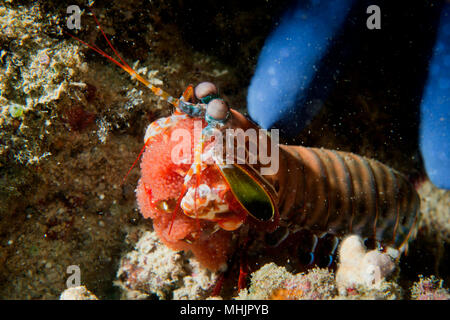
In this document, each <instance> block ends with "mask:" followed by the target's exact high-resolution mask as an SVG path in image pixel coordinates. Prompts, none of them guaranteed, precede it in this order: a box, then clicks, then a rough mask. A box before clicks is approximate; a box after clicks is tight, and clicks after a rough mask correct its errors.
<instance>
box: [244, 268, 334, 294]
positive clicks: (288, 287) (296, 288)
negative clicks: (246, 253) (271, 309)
mask: <svg viewBox="0 0 450 320" xmlns="http://www.w3.org/2000/svg"><path fill="white" fill-rule="evenodd" d="M336 293H337V291H336V286H335V283H334V275H333V273H332V272H329V271H328V270H326V269H319V268H315V269H312V270H310V271H309V272H308V273H306V274H304V273H300V274H296V275H293V274H292V273H289V272H288V271H287V270H286V268H284V267H279V266H277V265H276V264H274V263H268V264H266V265H264V266H263V267H262V268H261V269H259V270H258V271H256V272H254V273H253V274H252V277H251V285H250V288H249V289H248V290H247V289H244V290H241V291H240V292H239V296H238V297H237V298H236V299H240V300H248V299H250V300H259V299H264V300H265V299H274V300H327V299H332V298H333V297H334V296H335V295H336Z"/></svg>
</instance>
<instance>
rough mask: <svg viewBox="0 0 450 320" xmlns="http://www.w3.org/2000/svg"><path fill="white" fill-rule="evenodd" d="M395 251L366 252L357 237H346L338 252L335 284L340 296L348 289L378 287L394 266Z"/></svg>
mask: <svg viewBox="0 0 450 320" xmlns="http://www.w3.org/2000/svg"><path fill="white" fill-rule="evenodd" d="M396 256H398V252H397V251H396V250H393V249H392V250H388V251H387V252H386V253H383V252H380V251H378V250H372V251H369V252H366V247H365V246H364V243H363V241H362V239H361V238H360V237H359V236H356V235H352V236H349V237H347V238H346V239H345V240H344V241H343V242H342V244H341V247H340V250H339V267H338V270H337V272H336V283H337V286H338V289H339V292H340V293H341V294H344V295H345V293H346V292H347V289H349V288H355V287H357V286H365V287H367V288H369V289H371V288H377V287H380V284H381V283H382V281H383V280H384V279H385V278H386V277H387V276H388V275H390V274H391V273H392V272H393V271H394V269H395V267H396V264H395V262H394V258H396Z"/></svg>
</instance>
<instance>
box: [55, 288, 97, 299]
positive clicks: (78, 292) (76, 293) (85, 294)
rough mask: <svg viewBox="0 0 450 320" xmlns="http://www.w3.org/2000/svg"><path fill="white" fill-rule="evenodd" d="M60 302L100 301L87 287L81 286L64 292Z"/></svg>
mask: <svg viewBox="0 0 450 320" xmlns="http://www.w3.org/2000/svg"><path fill="white" fill-rule="evenodd" d="M59 300H98V298H97V297H96V296H95V294H93V293H92V292H90V291H89V290H88V289H86V287H85V286H79V287H71V288H68V289H66V290H64V291H63V293H61V296H60V297H59Z"/></svg>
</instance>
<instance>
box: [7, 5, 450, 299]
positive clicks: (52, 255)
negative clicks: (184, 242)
mask: <svg viewBox="0 0 450 320" xmlns="http://www.w3.org/2000/svg"><path fill="white" fill-rule="evenodd" d="M338 3H340V5H338ZM90 4H91V8H92V10H93V12H95V15H96V17H97V18H98V20H99V23H100V25H101V27H102V29H103V30H104V32H105V33H106V34H107V36H108V37H109V39H111V42H112V44H113V45H114V47H115V48H116V49H117V51H118V52H119V53H120V56H121V57H123V58H124V60H125V61H127V62H128V63H129V64H130V65H131V66H132V67H133V68H134V69H135V70H136V71H137V72H138V73H139V74H141V75H142V76H143V77H144V78H146V79H148V81H149V82H150V83H151V84H152V85H155V86H157V87H159V88H163V89H164V90H165V91H167V92H169V93H171V94H172V95H174V96H175V97H178V96H181V94H182V93H183V92H184V90H185V88H186V87H187V86H188V85H189V84H193V85H196V84H198V83H200V82H202V81H210V82H213V83H214V84H215V85H216V86H217V88H218V89H219V91H220V95H221V97H222V98H223V99H224V100H225V101H226V102H227V103H228V104H229V105H230V106H231V107H232V108H233V109H236V110H237V111H239V112H241V113H243V114H245V115H247V116H249V117H250V118H251V119H253V121H255V122H256V123H257V124H259V125H260V126H263V127H265V128H267V129H269V128H278V129H280V132H281V134H280V139H281V143H289V144H295V145H301V146H307V147H318V148H321V147H323V148H327V149H334V150H339V151H348V152H353V153H355V154H358V155H361V156H365V157H368V158H373V159H376V160H378V161H380V162H382V163H384V164H387V165H389V166H390V167H392V168H394V169H395V170H397V171H399V172H400V173H402V174H404V175H405V176H406V177H407V178H408V179H409V180H410V181H411V182H412V183H413V184H414V186H415V188H416V190H417V192H418V194H419V196H420V199H421V207H420V212H421V219H420V223H419V227H418V231H417V235H416V237H415V238H414V239H411V240H410V243H409V246H408V250H407V253H406V254H403V255H402V256H401V258H400V261H398V263H396V265H395V266H393V267H392V268H393V269H395V271H394V272H392V274H390V275H389V276H386V279H384V278H383V279H381V283H377V285H376V286H365V285H358V286H354V287H345V286H344V290H341V289H342V286H343V284H342V283H340V282H339V277H338V278H336V269H335V268H328V269H327V268H323V267H322V268H317V267H315V268H313V267H311V268H310V267H308V268H305V267H300V266H295V265H293V264H292V263H290V262H289V261H284V262H283V261H277V259H275V258H273V259H272V258H270V257H269V258H266V257H264V259H262V260H261V261H259V262H258V263H257V264H256V265H254V266H253V267H252V268H250V270H249V275H248V286H247V287H246V288H245V289H243V290H241V291H240V292H238V278H239V263H234V264H232V263H230V265H229V269H230V271H229V272H227V273H226V274H225V276H223V274H221V273H220V272H212V271H210V270H208V269H206V268H204V267H202V266H201V265H200V264H199V263H198V261H197V260H196V258H195V256H193V255H192V253H190V252H184V251H174V250H171V249H169V248H168V247H167V246H165V245H164V244H163V243H162V242H161V241H160V238H159V237H158V235H157V234H156V233H155V231H154V229H153V225H152V220H151V219H145V218H144V217H143V216H142V214H141V212H140V210H139V207H138V204H137V201H136V194H135V189H136V187H137V184H138V180H139V178H140V175H141V173H140V169H139V168H134V169H133V170H132V171H131V173H130V174H129V175H128V177H127V179H126V181H125V183H122V180H123V178H124V176H125V175H126V174H127V171H128V169H129V168H130V167H131V165H132V164H133V161H134V160H135V159H136V157H137V156H138V155H139V152H140V150H141V148H142V147H143V145H144V143H143V139H144V133H145V129H146V127H147V126H148V125H149V124H150V123H151V122H153V121H155V120H157V119H158V118H161V117H167V116H169V115H171V114H172V112H173V108H172V107H171V106H170V105H169V104H168V103H167V102H165V101H163V100H161V99H159V98H158V97H157V96H155V95H153V94H152V93H151V92H150V91H149V90H148V89H147V88H144V87H143V86H141V85H140V84H139V83H138V82H137V81H135V80H133V79H131V78H130V77H129V75H128V74H126V73H125V72H123V71H122V70H120V69H119V68H117V66H116V65H114V64H113V63H111V62H110V61H108V60H107V59H105V58H104V57H102V56H101V55H99V54H97V53H96V52H94V51H93V50H91V49H89V48H87V47H86V46H85V45H83V44H82V43H80V42H79V41H76V40H75V39H73V38H72V37H71V36H70V35H68V34H67V32H69V33H71V34H72V35H75V36H76V37H78V38H80V39H82V40H83V41H86V42H87V43H90V44H94V43H95V44H96V45H97V46H98V47H99V48H101V49H102V50H104V51H106V52H109V54H111V55H113V52H112V51H111V50H110V48H109V46H108V43H107V42H106V41H105V39H104V38H103V36H102V33H101V32H100V30H99V29H98V28H97V27H96V22H95V20H94V19H93V16H92V15H90V14H89V12H90V11H89V9H88V4H87V2H86V1H77V0H69V1H26V0H22V1H21V0H18V1H12V0H11V1H8V0H6V1H2V2H1V3H0V25H1V29H0V79H1V82H0V108H1V116H0V127H1V130H0V142H1V143H0V172H1V175H0V298H1V299H59V298H60V297H61V298H68V299H74V298H99V299H120V298H122V299H206V298H208V297H211V296H212V293H213V291H214V288H215V286H216V284H217V282H218V281H221V280H220V279H222V278H224V279H225V280H224V281H223V289H222V290H221V291H220V293H219V296H220V297H221V298H224V299H230V298H234V297H236V298H238V299H269V298H271V299H448V298H449V297H450V295H449V293H448V289H446V288H447V287H448V283H449V281H450V273H449V244H450V192H449V191H448V190H446V189H445V188H448V181H449V179H447V178H450V177H449V174H448V167H449V163H448V161H447V163H446V162H445V159H447V160H448V158H449V153H450V151H449V149H448V148H449V140H448V135H447V134H449V131H448V128H449V126H448V124H449V118H448V116H449V115H448V112H449V109H450V102H449V100H448V97H447V96H446V95H445V92H446V91H445V88H446V87H445V83H444V85H443V87H442V86H441V89H442V88H443V89H442V90H441V91H439V90H437V89H436V90H434V91H433V90H431V91H429V90H428V89H427V88H428V87H429V86H431V85H432V82H430V80H429V79H430V74H444V75H445V74H446V75H448V74H450V70H449V69H450V66H449V62H448V61H450V60H449V58H448V57H450V56H449V54H450V48H449V46H450V40H449V32H448V30H449V29H448V28H447V29H445V28H446V27H445V26H446V25H445V24H440V21H444V20H445V19H446V20H445V21H447V22H448V21H449V20H450V17H448V16H445V17H444V14H443V13H445V12H449V11H450V9H449V7H450V4H449V3H448V2H445V1H433V2H431V1H423V3H421V4H412V3H409V2H408V5H404V6H402V5H401V4H398V3H397V4H395V5H394V4H393V3H392V1H391V2H390V1H374V2H370V3H369V2H366V1H356V0H355V1H342V2H334V1H330V2H328V4H330V5H331V6H333V5H336V7H331V8H330V7H328V4H324V2H321V1H284V0H282V1H270V0H269V1H267V0H251V1H235V0H231V1H212V0H211V1H193V0H187V1H159V0H152V1H137V0H136V1H133V0H129V1H91V2H90ZM71 5H76V6H78V7H79V8H80V9H81V25H80V26H81V29H80V30H76V29H69V28H68V27H67V21H68V19H69V17H70V16H71V14H72V13H68V11H67V8H68V7H69V6H71ZM321 5H323V6H324V10H321V8H322V7H320V6H321ZM369 5H378V6H379V8H380V9H381V28H380V29H375V30H374V29H369V28H368V26H367V19H368V17H369V16H370V14H368V13H367V12H366V9H367V7H368V6H369ZM315 6H316V7H315ZM308 8H319V9H317V12H314V10H312V11H308V10H309V9H308ZM325 8H328V9H330V10H331V11H330V12H331V13H329V14H328V15H327V11H326V10H325ZM296 10H299V11H296ZM302 10H305V11H304V12H307V13H310V14H311V15H313V16H314V14H316V16H315V17H316V18H317V19H319V24H318V25H326V26H327V27H328V29H327V28H325V29H326V30H325V31H323V33H320V32H319V35H316V34H315V33H314V32H313V31H314V30H311V29H308V28H307V27H305V29H304V31H303V34H302V35H303V36H302V37H299V38H298V39H297V40H298V44H297V45H298V46H300V48H301V46H308V43H309V42H314V41H315V40H314V39H316V38H314V37H324V38H326V41H323V42H318V43H319V44H320V45H321V48H320V50H316V51H314V50H311V51H308V50H305V51H301V54H303V56H302V55H301V54H300V55H299V56H295V57H294V60H293V62H289V64H288V67H287V69H289V71H290V73H289V72H287V73H286V74H285V73H284V72H285V71H284V70H281V69H280V70H276V71H275V76H277V75H280V77H279V78H277V79H276V81H277V82H276V83H277V84H278V83H280V84H281V85H280V86H278V87H276V89H277V90H279V91H277V90H275V89H274V88H273V87H274V86H272V85H271V82H270V81H266V80H268V78H266V77H265V76H264V72H265V71H266V69H269V68H271V66H270V63H267V64H266V63H265V62H264V59H263V57H264V55H263V54H262V53H263V52H266V53H264V54H265V55H269V56H270V55H271V52H270V50H269V53H267V50H268V49H267V48H269V46H270V45H271V44H270V42H268V41H274V43H276V41H278V39H274V38H276V37H277V34H276V33H273V32H274V30H277V27H279V26H280V25H283V17H286V16H285V15H286V13H285V12H300V13H299V15H298V18H295V19H294V20H295V23H298V22H299V20H300V21H301V19H304V20H305V21H307V19H308V16H307V15H304V16H303V15H302V14H303V13H302V12H303V11H302ZM441 16H442V17H444V18H441ZM295 17H297V16H295ZM285 19H287V21H289V19H288V18H285ZM328 21H330V23H328ZM331 21H334V22H333V23H332V22H331ZM300 25H302V24H300ZM302 26H303V25H302ZM442 26H444V27H442ZM294 28H300V27H299V26H297V25H294ZM278 30H279V29H278ZM295 30H297V29H295ZM302 30H303V29H302ZM442 30H444V31H442ZM63 31H65V32H66V33H64V32H63ZM441 33H442V34H444V36H445V37H446V38H445V37H444V38H439V37H440V35H441ZM308 37H311V38H310V39H311V41H309V40H308V39H309V38H308ZM437 39H441V40H437ZM292 40H293V41H294V40H295V41H297V40H296V39H292ZM437 41H438V42H439V41H441V42H442V43H443V48H444V49H445V48H447V49H448V50H449V51H447V53H446V54H447V56H445V54H444V58H443V60H442V61H443V62H442V64H441V65H439V67H434V69H436V70H437V71H435V72H434V73H430V64H431V63H432V61H435V60H433V53H435V52H436V50H437V49H436V47H435V46H436V43H437ZM264 46H265V48H266V49H263V47H264ZM444 49H442V48H440V49H439V50H444ZM264 50H266V51H264ZM299 50H301V49H299ZM444 53H445V51H444ZM445 57H447V58H445ZM445 59H447V60H445ZM445 61H447V62H446V63H445ZM297 62H298V65H296V63H297ZM300 62H301V63H300ZM302 63H303V64H302ZM307 63H309V64H308V65H307ZM308 66H309V67H308ZM434 69H432V70H434ZM305 70H306V71H305ZM445 70H448V72H447V73H446V72H445ZM292 74H294V75H295V76H294V78H292V80H291V78H290V76H291V75H292ZM271 79H272V78H271ZM273 79H275V78H273ZM273 79H272V80H273ZM305 79H307V80H305ZM269 80H270V79H269ZM430 83H431V84H430ZM272 84H273V82H272ZM449 88H450V87H449ZM427 90H428V91H427ZM262 92H263V93H265V94H266V100H265V102H264V103H265V104H264V103H262V102H258V101H256V100H255V99H256V98H254V97H256V96H258V94H259V93H262ZM429 92H431V97H433V96H434V97H436V96H438V97H439V99H441V100H442V101H443V103H442V105H441V107H440V108H436V109H435V114H439V115H440V116H439V119H440V120H439V121H440V122H439V123H440V124H443V128H444V129H439V130H438V131H439V132H438V134H436V132H435V131H436V130H435V131H433V130H431V129H426V130H429V132H431V133H430V134H428V135H426V134H425V135H422V136H420V132H421V131H420V128H421V121H424V119H427V117H426V116H425V117H424V116H422V117H421V107H422V108H424V106H425V107H427V109H426V110H433V109H429V108H432V106H433V103H432V102H429V101H433V99H432V98H430V97H429V95H430V93H429ZM442 92H444V93H442ZM447 92H448V90H447ZM447 94H448V93H447ZM287 95H292V96H293V98H292V99H290V100H289V102H285V101H284V100H283V99H281V100H280V97H284V96H287ZM430 99H431V100H430ZM255 101H256V102H255ZM247 106H248V107H247ZM433 114H434V113H432V115H433ZM422 115H423V111H422ZM432 115H431V116H430V117H429V118H433V116H432ZM427 121H429V122H427V124H430V123H431V125H430V126H431V127H433V122H431V120H427ZM423 127H424V125H423V124H422V128H423ZM439 128H440V127H439ZM445 130H447V131H445ZM426 132H428V131H426ZM426 132H425V133H426ZM424 137H425V138H424ZM421 139H422V140H421ZM424 139H425V140H424ZM421 141H422V142H421ZM425 152H426V155H425V156H424V153H425ZM442 154H443V156H442ZM424 159H425V160H424ZM435 159H444V160H439V161H434V160H435ZM428 176H430V177H432V178H433V179H432V180H433V183H434V184H433V183H432V182H430V180H429V178H428ZM437 186H439V187H440V188H438V187H437ZM355 245H356V246H358V245H359V242H357V241H356V244H355ZM358 248H359V247H358ZM360 249H361V250H363V249H365V248H362V247H361V248H360ZM259 250H261V248H259V247H258V246H256V245H255V246H254V247H249V248H247V252H246V254H248V255H249V257H250V258H251V257H255V259H256V258H257V257H259V256H261V251H259ZM355 250H356V249H355ZM349 259H350V262H352V261H356V260H351V259H353V258H349ZM342 263H343V262H342V261H341V265H343V264H342ZM355 263H356V262H355ZM336 265H338V263H337V262H335V267H336ZM73 266H75V269H76V270H78V271H79V272H80V273H79V275H80V282H81V283H80V284H81V285H82V286H84V288H77V289H76V290H73V291H72V292H69V293H67V292H66V293H65V294H63V295H62V296H61V294H62V293H63V292H64V290H65V289H67V287H68V283H69V280H70V279H71V278H70V277H71V275H73V274H74V273H73V270H74V269H73ZM319 267H320V266H319ZM71 268H72V269H71ZM72 279H73V278H72ZM342 281H343V280H342Z"/></svg>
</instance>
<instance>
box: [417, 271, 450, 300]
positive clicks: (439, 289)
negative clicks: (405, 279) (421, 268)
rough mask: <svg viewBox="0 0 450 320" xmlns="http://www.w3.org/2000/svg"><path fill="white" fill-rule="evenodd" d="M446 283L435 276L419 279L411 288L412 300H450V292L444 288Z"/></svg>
mask: <svg viewBox="0 0 450 320" xmlns="http://www.w3.org/2000/svg"><path fill="white" fill-rule="evenodd" d="M443 282H444V281H443V280H439V279H437V278H436V277H434V276H431V277H427V278H425V277H423V276H420V277H419V281H417V282H416V283H414V285H413V286H412V288H411V298H412V299H414V300H450V292H449V290H448V289H446V288H444V286H443V285H444V283H443Z"/></svg>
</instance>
